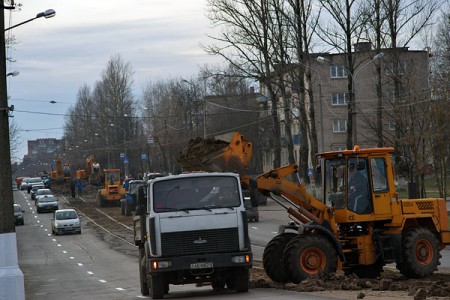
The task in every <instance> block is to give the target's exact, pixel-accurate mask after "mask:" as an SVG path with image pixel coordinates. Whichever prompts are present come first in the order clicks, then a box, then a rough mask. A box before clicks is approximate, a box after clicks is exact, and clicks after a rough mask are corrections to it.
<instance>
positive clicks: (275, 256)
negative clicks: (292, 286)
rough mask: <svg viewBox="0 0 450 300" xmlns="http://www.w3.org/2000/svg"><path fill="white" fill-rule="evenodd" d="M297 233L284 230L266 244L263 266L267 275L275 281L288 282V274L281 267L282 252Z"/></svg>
mask: <svg viewBox="0 0 450 300" xmlns="http://www.w3.org/2000/svg"><path fill="white" fill-rule="evenodd" d="M296 236H297V234H296V233H293V232H285V233H282V234H279V235H277V236H275V237H274V238H273V239H272V240H271V241H270V242H269V243H268V244H267V246H266V248H265V249H264V253H263V266H264V270H265V271H266V274H267V276H269V278H270V279H272V280H273V281H275V282H279V283H286V282H289V277H288V274H287V273H286V271H285V269H284V268H283V267H280V266H283V253H284V249H285V248H286V245H287V244H288V243H289V242H290V241H291V240H292V239H293V238H294V237H296Z"/></svg>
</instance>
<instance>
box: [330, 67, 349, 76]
mask: <svg viewBox="0 0 450 300" xmlns="http://www.w3.org/2000/svg"><path fill="white" fill-rule="evenodd" d="M330 75H331V78H342V77H347V70H345V69H344V68H343V67H341V66H330Z"/></svg>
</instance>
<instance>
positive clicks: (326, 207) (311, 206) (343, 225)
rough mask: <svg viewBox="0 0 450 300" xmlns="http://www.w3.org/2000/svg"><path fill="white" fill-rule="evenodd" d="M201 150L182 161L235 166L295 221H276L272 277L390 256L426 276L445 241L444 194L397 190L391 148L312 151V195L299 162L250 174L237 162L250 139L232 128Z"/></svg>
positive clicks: (366, 266) (375, 269) (299, 276)
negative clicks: (219, 144) (219, 142)
mask: <svg viewBox="0 0 450 300" xmlns="http://www.w3.org/2000/svg"><path fill="white" fill-rule="evenodd" d="M198 145H199V143H197V146H198ZM207 149H208V147H207V146H206V147H203V149H197V148H195V147H192V145H190V146H189V148H187V149H185V150H184V151H183V152H182V155H181V156H180V158H179V162H180V165H182V166H183V167H184V168H185V169H186V170H190V171H195V170H203V171H235V170H239V173H240V174H241V181H242V185H243V187H246V188H257V189H258V190H259V191H260V192H261V193H263V194H264V195H266V196H270V197H271V198H272V199H273V200H274V201H276V202H277V203H278V204H280V205H281V206H283V207H284V208H285V209H286V210H287V212H288V213H289V217H290V218H291V219H292V220H293V222H291V223H289V224H288V225H285V226H281V227H280V229H279V234H278V235H277V236H275V237H274V238H273V239H272V240H271V241H270V242H269V243H268V244H267V246H266V248H265V250H264V254H263V265H264V269H265V271H266V273H267V274H268V276H269V277H270V278H271V279H272V280H274V281H276V282H281V283H285V282H294V283H299V282H301V281H302V280H303V279H305V278H307V277H308V276H312V275H316V274H318V273H319V272H327V273H332V272H335V271H336V270H344V271H345V272H353V273H355V274H357V275H359V276H365V277H376V276H378V275H379V274H380V273H381V272H382V270H383V266H384V265H386V264H388V263H396V266H397V269H399V270H400V272H401V273H402V274H403V275H405V276H407V277H410V278H421V277H426V276H429V275H431V274H433V273H434V272H435V271H436V270H437V266H438V265H439V264H440V263H439V259H440V257H441V255H440V253H439V252H440V250H442V249H443V248H444V247H445V246H446V245H448V244H450V231H449V224H448V215H447V209H446V204H445V200H444V199H442V198H427V199H400V198H399V197H398V193H397V192H396V191H395V186H394V174H395V173H394V170H393V169H394V168H393V165H392V163H391V156H390V155H391V153H392V152H393V151H394V149H393V148H372V149H360V148H359V147H358V146H355V148H354V149H353V150H344V151H333V152H326V153H319V154H317V170H316V177H315V182H317V183H318V184H317V185H316V186H313V188H314V189H315V193H314V194H315V196H313V195H312V194H310V193H308V192H307V189H306V185H305V184H304V183H302V182H300V180H299V177H298V173H297V171H298V166H297V165H288V166H284V167H281V168H278V169H275V170H271V171H269V172H266V173H264V174H262V175H259V176H258V177H256V178H254V179H251V178H249V177H248V176H246V175H245V172H242V171H243V170H244V171H245V167H244V165H242V168H237V167H236V165H235V164H236V163H238V162H248V161H249V159H250V158H249V157H248V153H251V143H250V142H248V141H246V140H245V139H244V138H243V137H242V136H241V135H239V134H238V133H235V135H234V137H233V139H232V140H231V142H230V144H228V145H225V146H224V147H223V148H222V149H219V150H215V151H214V152H210V153H208V151H207ZM209 149H213V148H209ZM243 149H247V150H250V151H243ZM202 153H203V154H202ZM205 153H206V155H205ZM202 155H203V159H202V158H201V156H202ZM199 162H200V163H199ZM227 162H231V164H230V165H227ZM245 166H246V165H245ZM355 178H359V179H358V180H355Z"/></svg>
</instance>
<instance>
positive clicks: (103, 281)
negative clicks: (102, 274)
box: [99, 279, 107, 283]
mask: <svg viewBox="0 0 450 300" xmlns="http://www.w3.org/2000/svg"><path fill="white" fill-rule="evenodd" d="M99 281H100V282H101V283H105V282H107V281H106V280H104V279H100V280H99Z"/></svg>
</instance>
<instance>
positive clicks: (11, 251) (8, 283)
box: [0, 7, 55, 300]
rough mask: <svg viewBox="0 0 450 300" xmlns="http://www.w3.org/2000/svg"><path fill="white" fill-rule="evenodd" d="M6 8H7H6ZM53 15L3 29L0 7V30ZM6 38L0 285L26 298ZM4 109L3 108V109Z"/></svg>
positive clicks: (0, 117)
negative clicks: (14, 178) (16, 210)
mask: <svg viewBox="0 0 450 300" xmlns="http://www.w3.org/2000/svg"><path fill="white" fill-rule="evenodd" d="M8 8H9V7H8ZM54 15H55V11H54V10H50V9H49V10H46V11H45V12H43V13H40V14H37V15H36V17H35V18H32V19H30V20H28V21H25V22H22V23H19V24H17V25H15V26H12V27H10V28H6V29H5V11H4V9H0V31H3V32H4V31H7V30H10V29H12V28H15V27H17V26H20V25H22V24H25V23H28V22H30V21H32V20H34V19H37V18H40V17H45V18H50V17H53V16H54ZM7 76H12V74H11V75H7V71H6V40H5V35H4V34H2V35H1V37H0V157H1V158H2V159H1V160H0V169H1V170H2V172H0V195H1V196H2V199H1V201H0V253H1V258H0V286H1V287H2V288H3V289H2V293H1V294H2V295H3V296H4V297H5V299H18V300H22V299H25V287H24V279H23V273H22V271H21V270H20V268H19V263H18V256H17V240H16V232H15V225H14V224H15V221H14V206H13V203H14V196H13V192H12V190H11V178H12V169H11V149H10V141H9V112H8V109H6V108H7V107H8V91H7V85H6V78H7ZM2 108H3V109H2Z"/></svg>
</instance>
